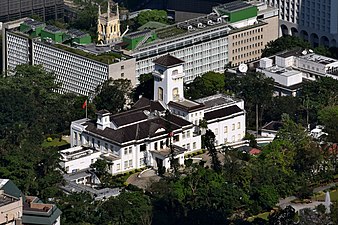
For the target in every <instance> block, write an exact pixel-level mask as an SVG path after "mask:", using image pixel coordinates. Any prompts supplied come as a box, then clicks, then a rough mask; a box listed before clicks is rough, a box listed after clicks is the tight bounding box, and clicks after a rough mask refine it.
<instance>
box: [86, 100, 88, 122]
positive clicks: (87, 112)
mask: <svg viewBox="0 0 338 225" xmlns="http://www.w3.org/2000/svg"><path fill="white" fill-rule="evenodd" d="M87 101H88V100H87V99H86V119H87V118H88V102H87Z"/></svg>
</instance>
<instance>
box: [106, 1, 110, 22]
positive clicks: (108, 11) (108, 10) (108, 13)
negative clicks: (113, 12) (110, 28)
mask: <svg viewBox="0 0 338 225" xmlns="http://www.w3.org/2000/svg"><path fill="white" fill-rule="evenodd" d="M107 16H108V21H109V19H110V0H108V9H107Z"/></svg>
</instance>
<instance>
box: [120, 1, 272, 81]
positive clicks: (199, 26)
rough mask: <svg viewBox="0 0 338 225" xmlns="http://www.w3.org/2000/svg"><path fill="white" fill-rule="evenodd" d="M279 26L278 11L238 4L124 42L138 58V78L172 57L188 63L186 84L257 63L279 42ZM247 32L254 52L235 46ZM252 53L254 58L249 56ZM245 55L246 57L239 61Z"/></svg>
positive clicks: (227, 5) (243, 3)
mask: <svg viewBox="0 0 338 225" xmlns="http://www.w3.org/2000/svg"><path fill="white" fill-rule="evenodd" d="M264 7H265V8H264ZM277 23H278V10H277V9H275V8H271V7H267V6H265V4H263V3H257V2H255V4H251V3H250V4H249V3H246V2H242V1H235V2H232V3H229V4H224V5H221V6H218V7H215V8H214V12H213V13H211V14H209V15H207V16H202V17H198V18H194V19H191V20H188V21H184V22H180V23H177V24H175V25H172V26H169V27H165V28H160V29H157V30H155V31H142V32H138V33H131V34H127V35H125V36H124V37H123V40H124V42H125V43H128V44H129V45H128V47H127V48H128V49H129V50H130V51H129V52H128V54H131V55H132V56H134V57H135V58H136V77H138V76H140V75H141V74H145V73H151V72H152V71H153V69H154V63H153V61H154V60H155V59H156V58H158V57H160V56H163V55H165V54H168V53H170V54H171V55H173V56H175V57H177V58H180V59H182V60H184V61H185V65H184V72H185V77H184V82H191V81H193V80H194V79H195V78H196V77H197V76H200V75H202V74H204V73H206V72H208V71H215V72H223V71H224V70H225V68H226V67H228V66H235V65H236V66H237V65H238V64H239V63H241V62H245V61H246V62H249V61H252V60H255V59H257V58H258V57H259V56H260V53H261V50H262V49H264V47H265V44H266V43H267V42H269V41H272V40H275V39H276V38H278V30H277V29H276V24H277ZM255 28H257V29H258V28H259V29H261V28H263V30H264V32H263V30H262V32H260V35H259V38H260V39H259V40H258V39H254V38H256V36H258V35H257V34H256V33H253V31H256V30H255ZM274 30H276V31H274ZM246 31H248V32H249V33H250V32H251V33H250V35H247V37H248V38H252V39H254V40H255V41H253V40H252V42H253V45H252V46H251V49H245V50H243V47H244V46H245V47H246V45H248V44H249V43H245V44H244V43H243V42H242V43H240V44H239V43H237V44H236V45H235V43H234V40H235V37H234V36H235V35H237V34H239V35H241V32H243V33H246ZM265 31H266V32H265ZM269 31H270V32H269ZM271 31H272V32H271ZM243 41H244V40H243ZM134 42H135V43H134ZM261 42H263V43H261ZM130 43H134V44H130ZM258 43H259V45H258ZM240 51H242V53H240ZM244 52H245V53H244ZM249 52H250V53H252V52H253V54H251V55H249V54H248V55H247V54H246V53H249ZM237 54H238V55H237ZM243 54H245V57H244V56H243V57H241V58H239V57H240V56H241V55H243ZM232 62H234V63H232Z"/></svg>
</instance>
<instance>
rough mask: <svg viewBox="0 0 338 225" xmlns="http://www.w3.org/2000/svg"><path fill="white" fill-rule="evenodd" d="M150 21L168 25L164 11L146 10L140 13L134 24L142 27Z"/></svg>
mask: <svg viewBox="0 0 338 225" xmlns="http://www.w3.org/2000/svg"><path fill="white" fill-rule="evenodd" d="M150 21H155V22H160V23H164V24H167V23H168V15H167V12H166V11H164V10H156V9H154V10H147V11H142V12H140V14H139V15H138V16H137V18H136V22H137V23H138V24H139V26H142V25H144V24H146V23H148V22H150Z"/></svg>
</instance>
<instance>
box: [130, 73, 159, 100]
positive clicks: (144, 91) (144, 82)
mask: <svg viewBox="0 0 338 225" xmlns="http://www.w3.org/2000/svg"><path fill="white" fill-rule="evenodd" d="M138 80H139V82H140V83H139V85H137V86H136V88H134V90H133V100H134V102H136V101H137V100H138V99H139V97H140V96H142V97H145V98H148V99H153V98H154V76H153V75H152V74H151V73H147V74H141V75H140V77H139V78H138Z"/></svg>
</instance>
